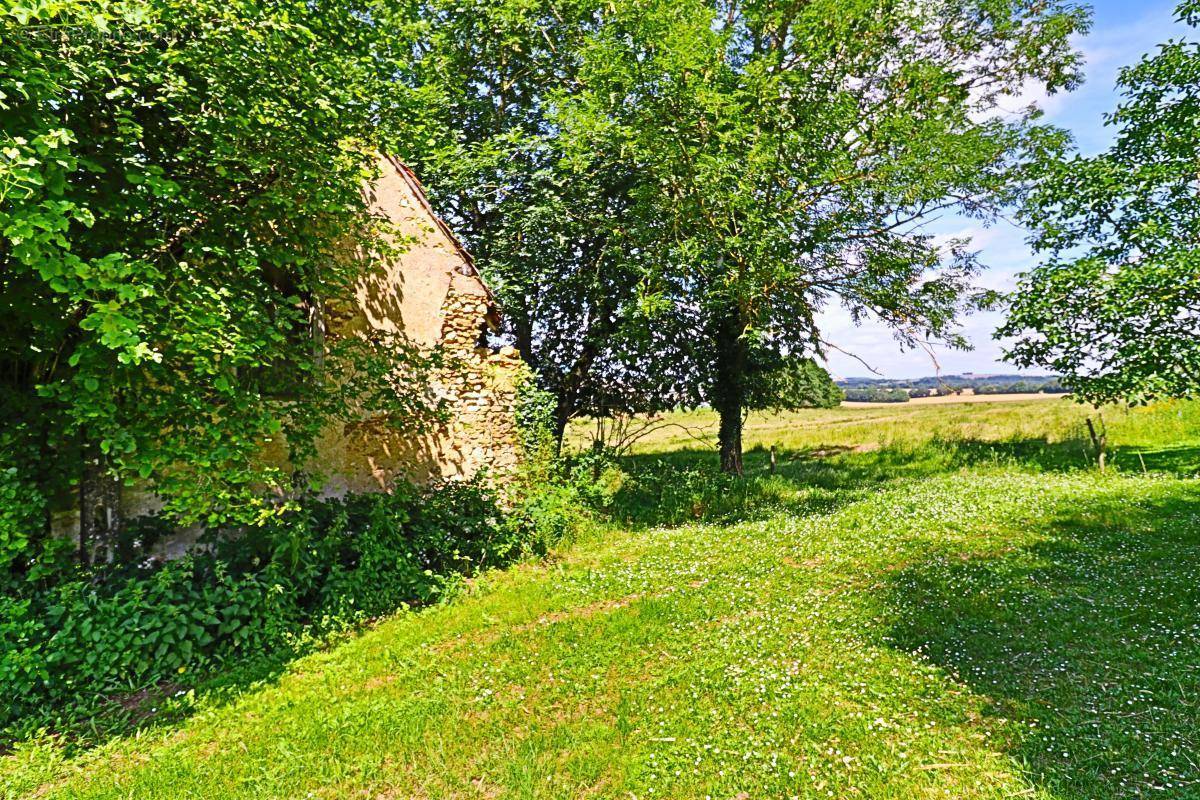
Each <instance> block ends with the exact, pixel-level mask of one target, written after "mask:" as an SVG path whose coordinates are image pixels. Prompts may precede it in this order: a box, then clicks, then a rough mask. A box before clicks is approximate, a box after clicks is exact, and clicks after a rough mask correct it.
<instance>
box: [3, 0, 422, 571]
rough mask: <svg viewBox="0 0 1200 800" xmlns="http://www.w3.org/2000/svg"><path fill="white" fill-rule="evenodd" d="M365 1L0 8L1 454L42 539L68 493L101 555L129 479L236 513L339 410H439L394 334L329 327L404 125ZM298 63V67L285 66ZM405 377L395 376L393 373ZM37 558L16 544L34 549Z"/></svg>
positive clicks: (195, 507)
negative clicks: (375, 180) (370, 192)
mask: <svg viewBox="0 0 1200 800" xmlns="http://www.w3.org/2000/svg"><path fill="white" fill-rule="evenodd" d="M383 14H384V12H383V11H382V10H380V9H378V8H374V7H373V4H371V3H369V2H368V3H366V4H356V3H353V2H349V3H347V2H340V0H339V2H318V3H308V2H288V0H283V1H282V2H272V3H267V4H262V3H258V2H204V1H202V2H177V1H176V0H134V1H133V2H107V1H106V0H66V2H55V3H41V2H23V0H18V2H16V3H10V4H6V6H5V7H4V9H3V10H0V20H2V22H0V24H2V25H3V27H4V36H3V39H2V40H0V86H2V88H0V117H2V118H3V128H2V131H0V264H2V269H0V417H3V419H4V421H5V423H4V427H3V429H2V430H0V453H3V460H4V462H5V463H4V464H3V467H2V468H3V469H4V470H8V471H11V470H13V469H16V470H18V473H17V475H16V476H15V477H14V478H10V480H16V481H18V482H19V483H20V485H21V486H22V487H23V488H22V493H23V494H24V495H25V496H26V497H29V498H34V497H36V498H39V499H38V500H32V499H31V500H30V501H29V502H28V504H26V505H25V506H23V507H22V508H21V514H20V518H19V519H17V518H14V517H13V512H11V511H10V509H7V508H6V509H5V514H4V516H3V517H0V525H3V526H4V529H3V532H0V541H5V542H7V543H8V544H7V545H6V546H7V547H9V548H11V547H12V546H13V543H14V542H15V541H17V539H18V538H19V539H20V540H21V541H24V542H26V544H27V545H28V547H30V548H33V549H34V550H36V549H37V548H39V547H41V546H43V544H44V542H45V539H46V537H47V536H48V533H49V527H50V524H49V518H48V513H49V511H50V510H52V509H57V510H62V509H64V508H68V509H69V508H72V507H74V508H77V509H78V510H79V512H80V514H81V521H80V524H81V527H82V529H83V541H82V543H81V546H80V548H79V557H80V559H81V560H82V561H84V562H89V561H96V562H98V563H104V562H107V561H109V560H111V559H112V557H113V554H112V552H111V551H112V548H113V547H114V542H113V541H112V540H113V539H114V538H115V537H116V536H117V535H118V534H119V532H120V527H121V503H120V494H121V492H122V487H126V488H127V487H128V486H129V485H130V484H132V483H134V482H136V483H137V484H138V485H139V486H140V487H141V488H143V489H145V490H147V491H152V492H154V493H155V494H156V495H157V496H159V497H161V498H162V499H163V500H164V501H165V503H166V504H167V505H166V509H165V510H166V512H168V513H171V514H173V515H174V516H175V517H176V519H178V520H181V521H183V522H185V523H191V522H204V523H206V524H209V525H213V524H223V523H231V524H242V523H250V522H253V521H254V520H255V519H257V518H258V517H259V516H260V515H261V514H262V513H264V509H265V506H264V502H263V495H264V491H263V490H264V488H267V489H273V490H275V491H277V492H280V493H286V492H290V491H292V490H293V488H295V484H297V483H298V484H301V487H302V488H303V484H305V483H306V481H307V480H308V479H310V478H311V477H313V476H312V475H292V474H290V473H289V471H288V470H286V469H283V468H281V467H280V465H279V464H278V463H276V462H273V461H271V460H268V459H263V458H260V457H259V456H260V455H261V451H262V448H263V444H264V442H271V441H274V442H276V443H280V442H282V443H283V445H284V447H283V449H284V450H285V451H286V452H287V454H288V455H289V456H290V463H291V464H292V465H296V466H297V467H299V468H301V469H304V470H307V472H309V473H316V472H318V471H319V467H320V465H318V464H313V463H311V460H310V458H309V457H310V456H311V455H312V454H313V442H314V440H315V438H316V436H317V435H318V434H319V433H320V432H321V431H323V430H326V429H327V427H328V426H329V425H330V424H331V423H333V422H336V421H343V420H355V419H361V418H362V417H363V416H364V415H381V416H383V417H385V418H386V419H390V420H393V421H395V422H396V423H397V424H403V425H405V426H407V427H409V428H416V427H419V426H420V425H421V424H422V423H423V422H424V423H428V422H429V421H431V419H433V418H434V417H435V416H436V408H434V407H433V404H432V403H430V402H429V401H428V398H426V397H425V394H424V393H423V392H422V391H421V390H420V388H419V387H420V385H421V384H420V381H419V377H420V375H421V374H422V370H423V369H424V367H425V361H424V359H422V358H420V357H418V355H417V354H416V353H415V352H413V351H412V349H411V348H410V347H409V346H408V345H407V343H406V342H405V341H403V340H402V339H401V338H399V337H394V336H392V337H389V336H384V335H382V334H379V335H376V336H373V337H364V336H340V335H338V332H337V331H334V330H327V328H328V325H327V321H328V318H329V315H330V314H331V313H335V312H336V311H337V310H338V309H339V308H340V307H341V305H343V304H345V302H346V301H347V298H349V297H350V296H352V292H353V285H354V282H355V281H357V280H359V279H361V278H362V277H363V275H364V274H367V273H369V272H370V271H371V270H373V269H375V268H377V267H378V266H379V265H380V264H381V262H382V260H383V258H384V257H385V256H386V255H388V254H390V253H394V252H395V250H396V248H397V247H402V246H403V244H404V242H403V240H402V239H401V240H393V239H392V238H390V234H391V233H392V231H390V230H388V228H387V226H386V225H384V224H383V223H382V222H381V221H380V220H378V219H376V218H375V217H374V216H373V215H372V214H370V213H369V210H368V208H367V204H366V201H365V199H364V197H363V193H362V185H363V182H364V180H367V179H369V178H371V177H372V175H373V174H374V171H375V168H376V158H377V155H376V154H377V151H378V150H380V149H384V150H391V149H394V148H395V147H397V146H398V143H399V141H401V140H402V139H403V137H404V136H405V135H406V131H409V130H411V128H410V127H409V125H408V120H409V119H410V118H411V117H412V111H413V106H412V104H411V102H410V98H409V95H408V94H407V93H406V92H404V91H403V89H402V87H401V86H399V85H398V84H396V82H395V72H396V70H397V69H398V66H397V64H398V63H399V62H398V61H397V58H398V57H399V56H401V55H402V51H403V46H402V42H403V40H402V38H401V36H400V35H399V33H398V32H397V30H396V29H395V28H394V27H393V26H389V25H386V24H384V16H383ZM297 76H303V79H302V80H297ZM401 374H403V375H404V376H405V377H406V378H407V381H406V382H403V383H401V384H399V385H398V384H397V381H396V378H397V376H398V375H401ZM30 554H32V551H31V553H30Z"/></svg>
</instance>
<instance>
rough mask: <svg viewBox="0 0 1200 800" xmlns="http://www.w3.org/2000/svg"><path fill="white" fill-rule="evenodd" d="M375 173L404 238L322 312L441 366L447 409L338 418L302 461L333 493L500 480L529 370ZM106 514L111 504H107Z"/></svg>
mask: <svg viewBox="0 0 1200 800" xmlns="http://www.w3.org/2000/svg"><path fill="white" fill-rule="evenodd" d="M379 172H380V176H379V178H378V180H377V181H376V182H375V183H374V184H373V185H371V186H367V187H364V193H365V195H366V199H367V200H368V202H369V205H370V208H371V209H372V211H373V212H374V213H376V214H378V215H381V216H382V217H384V218H386V219H387V220H388V221H389V222H390V223H391V225H392V227H393V230H395V232H396V233H397V235H398V236H399V237H400V240H401V242H400V244H401V246H400V247H399V248H398V251H399V252H398V253H397V254H396V255H395V256H394V257H392V258H390V259H389V260H388V261H387V263H385V264H384V265H383V269H382V270H377V271H373V272H372V273H371V274H369V275H364V276H363V278H362V280H361V281H360V282H359V283H358V285H357V286H356V287H355V297H354V300H353V302H352V303H351V304H350V306H349V307H347V308H340V309H338V310H337V311H336V312H335V311H330V310H329V309H326V312H327V315H328V319H327V320H326V325H327V327H328V330H329V332H330V334H332V335H370V334H371V333H373V332H378V333H381V334H385V335H400V336H402V337H403V338H404V339H405V340H407V342H408V343H409V344H411V345H414V346H415V347H416V348H418V349H419V350H422V351H426V352H432V351H437V352H438V353H439V354H440V356H441V362H440V363H441V366H440V367H439V368H438V369H437V371H436V372H435V373H434V374H433V375H432V378H431V380H430V381H429V384H428V385H422V387H421V388H422V389H423V390H426V391H427V392H428V393H429V394H430V395H431V396H432V397H434V398H436V399H437V400H438V401H440V404H441V406H442V408H443V409H444V412H445V413H444V415H443V417H442V419H443V421H441V422H437V423H436V424H434V425H432V426H426V428H425V429H424V430H421V431H415V430H397V429H396V427H395V426H393V425H390V424H388V423H387V422H386V421H385V420H382V419H364V420H361V421H357V422H351V423H346V424H337V425H334V426H331V428H330V429H329V430H327V431H325V432H324V433H323V434H322V435H321V436H320V437H319V438H318V441H317V442H316V445H317V458H316V463H315V464H312V465H302V466H303V467H304V468H305V469H306V470H307V471H310V472H313V473H315V474H319V475H320V476H321V477H322V478H323V479H324V481H325V483H324V486H323V489H322V490H321V492H320V494H321V495H322V496H325V497H336V496H341V495H345V494H349V493H355V492H370V491H382V490H387V489H388V488H389V487H390V486H392V485H393V484H394V483H395V482H396V481H397V480H407V481H411V482H414V483H419V484H420V483H428V482H430V481H435V480H442V479H449V480H452V479H460V478H470V477H474V476H476V475H477V474H479V473H480V472H481V471H482V470H486V472H487V474H488V475H489V476H490V477H491V478H493V479H497V480H501V481H502V480H503V479H504V477H505V476H506V475H508V474H511V472H512V471H513V469H514V468H515V467H516V465H517V463H518V460H519V457H520V456H519V453H520V450H519V440H518V431H517V425H516V414H515V401H516V393H517V386H518V385H519V383H520V382H521V381H522V380H523V379H524V378H525V377H526V376H528V374H529V373H528V368H527V367H526V366H525V364H524V362H523V361H521V359H520V357H519V356H518V355H517V352H516V350H515V349H514V348H511V347H503V348H499V349H498V350H492V349H490V348H489V347H488V346H487V343H486V338H487V332H488V331H489V330H494V329H495V328H496V326H497V325H498V323H499V309H498V307H497V304H496V301H495V298H494V297H493V296H492V293H491V291H490V290H489V289H488V287H487V286H486V285H485V284H484V282H483V280H482V278H481V277H480V275H479V271H478V270H477V269H476V268H475V264H474V262H473V260H472V259H471V256H470V254H469V253H468V252H467V251H466V249H464V247H463V246H462V244H461V243H460V242H459V241H458V239H456V238H455V236H454V234H453V233H452V232H451V230H450V229H449V227H447V225H446V224H445V223H444V222H443V221H442V220H441V219H440V218H439V217H438V216H437V214H435V213H434V211H433V209H432V207H431V206H430V204H429V200H428V198H427V197H426V195H425V191H424V189H423V188H422V187H421V183H420V181H419V180H417V177H416V175H414V174H413V172H412V170H410V169H409V168H408V167H407V166H406V165H404V164H403V163H401V162H399V161H397V160H395V159H392V158H387V157H381V158H380V159H379ZM262 458H263V459H264V461H266V462H268V463H276V464H279V465H280V466H286V463H287V459H286V447H285V446H284V444H283V443H282V442H279V441H276V442H273V443H270V444H268V445H267V446H266V448H265V450H264V451H263V454H262ZM113 489H114V492H115V494H116V495H117V496H116V497H115V498H114V499H113V501H112V503H113V505H115V506H116V507H117V508H118V509H119V510H118V511H117V512H116V513H117V515H119V517H120V518H123V519H130V518H134V517H139V516H144V515H147V514H152V513H154V512H156V511H157V510H158V509H159V508H160V507H161V502H160V500H159V498H158V497H156V496H155V495H153V494H152V493H149V492H146V491H141V490H139V489H137V488H136V487H117V485H116V484H114V485H113ZM104 513H106V514H110V515H111V513H112V512H107V511H106V512H104ZM79 522H80V516H79V510H78V508H75V509H72V510H63V511H62V512H59V513H56V514H55V515H54V519H53V523H52V525H53V530H54V532H55V534H56V535H59V536H65V537H70V538H78V536H79V530H80V524H79ZM202 533H203V531H202V529H201V528H199V527H193V528H189V529H187V530H180V531H178V532H177V533H176V535H174V536H171V537H167V538H166V540H162V541H159V542H158V543H157V544H156V545H155V548H154V552H155V554H156V555H159V556H165V557H176V556H179V555H182V554H183V553H184V552H186V550H187V549H188V548H189V547H190V546H191V545H192V544H193V543H194V542H195V541H196V540H197V539H198V538H199V536H200V535H201V534H202Z"/></svg>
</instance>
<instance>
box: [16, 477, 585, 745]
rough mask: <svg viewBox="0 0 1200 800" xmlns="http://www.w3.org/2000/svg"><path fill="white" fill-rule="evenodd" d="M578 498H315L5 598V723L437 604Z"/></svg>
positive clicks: (71, 714) (459, 488)
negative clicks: (511, 502)
mask: <svg viewBox="0 0 1200 800" xmlns="http://www.w3.org/2000/svg"><path fill="white" fill-rule="evenodd" d="M575 502H576V500H575V493H574V491H573V490H572V489H570V488H569V487H563V486H553V485H552V486H550V487H549V488H547V489H546V490H545V491H542V492H527V493H525V499H524V500H523V501H522V502H521V503H519V504H517V505H516V506H515V507H514V508H513V509H512V510H511V511H510V512H508V513H505V512H504V511H503V509H502V506H501V503H500V501H499V499H498V498H497V496H496V494H495V492H494V491H493V490H492V489H491V488H489V487H488V486H487V485H486V484H485V483H484V482H483V481H482V480H480V481H473V482H456V483H448V484H443V485H439V486H436V487H431V488H428V489H425V490H423V491H417V490H415V489H410V490H407V491H397V492H395V493H393V494H371V495H357V496H352V497H348V498H345V499H340V500H321V501H316V500H313V501H308V502H305V503H302V504H299V505H298V506H297V507H294V508H290V509H287V510H285V511H282V512H281V513H280V514H278V515H277V516H276V517H273V518H272V519H270V520H269V521H268V522H267V523H266V524H263V525H261V526H258V527H254V528H248V529H244V530H240V531H235V532H230V531H227V532H225V533H224V535H222V536H219V537H214V541H212V542H211V543H210V544H209V546H208V547H207V548H206V549H203V550H201V551H197V552H193V553H191V554H189V555H187V556H185V557H184V558H181V559H179V560H177V561H170V562H167V563H153V562H148V561H145V560H143V561H140V562H137V561H135V562H133V563H130V564H125V565H121V566H112V567H107V568H105V569H104V570H102V571H97V572H93V573H90V574H86V575H85V574H81V573H74V574H71V573H68V577H66V578H64V579H60V580H59V581H58V582H57V583H56V584H55V585H52V586H47V585H45V582H44V581H43V582H40V583H34V582H26V583H24V584H22V585H21V586H20V587H19V588H18V589H17V590H14V591H12V592H10V593H9V594H8V596H3V597H0V695H2V696H4V697H5V698H8V699H9V702H6V703H5V705H4V707H3V708H0V730H3V732H4V733H5V734H6V736H7V737H20V736H23V735H27V734H28V733H30V732H32V731H33V730H35V729H36V728H38V727H41V726H45V725H51V726H54V727H62V726H64V725H69V724H70V723H71V721H72V720H79V719H84V718H86V717H89V716H92V715H94V714H96V713H97V712H98V711H104V710H105V709H106V708H113V705H112V704H111V703H110V702H108V701H107V700H106V698H111V697H114V696H121V695H127V694H129V693H132V692H136V691H138V690H141V689H144V688H147V687H151V686H154V685H156V684H162V683H163V682H165V681H173V682H179V683H191V682H194V681H196V680H198V679H199V677H200V675H201V674H203V673H206V672H211V671H212V670H213V669H216V668H220V667H223V666H228V665H230V664H231V662H234V661H245V660H247V659H253V658H256V657H260V656H264V655H268V654H273V655H279V654H281V653H283V654H286V653H289V652H294V651H298V650H300V649H302V648H304V647H306V646H308V644H309V643H311V642H312V641H314V640H316V639H318V638H319V637H321V636H323V635H327V634H329V633H331V632H334V631H338V630H341V629H344V628H346V627H347V626H352V625H355V624H357V623H361V622H362V621H364V620H368V619H370V618H372V617H376V616H379V615H381V614H386V613H389V612H391V611H393V610H395V609H397V608H404V607H406V606H407V605H409V604H426V603H430V602H433V601H436V600H437V599H439V598H440V597H441V596H442V595H443V594H444V593H445V591H446V588H447V585H448V584H450V583H452V582H454V581H455V580H458V579H460V578H461V577H462V576H469V575H473V574H476V573H478V572H479V571H480V570H482V569H485V568H490V567H495V566H501V565H503V564H505V563H508V562H511V561H512V560H513V559H515V558H518V557H520V556H522V555H524V554H526V553H532V554H541V553H544V552H546V550H547V549H548V548H549V547H550V546H552V545H553V543H554V542H555V541H557V540H558V539H559V538H562V537H564V536H567V535H570V534H571V530H572V526H573V525H574V524H575V520H576V519H577V512H576V511H575V510H573V508H572V504H573V503H575ZM160 524H161V523H160Z"/></svg>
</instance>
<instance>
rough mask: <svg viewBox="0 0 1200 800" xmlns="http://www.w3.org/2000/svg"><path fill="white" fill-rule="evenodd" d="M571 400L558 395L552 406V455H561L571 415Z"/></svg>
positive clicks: (565, 396)
mask: <svg viewBox="0 0 1200 800" xmlns="http://www.w3.org/2000/svg"><path fill="white" fill-rule="evenodd" d="M572 406H573V398H571V397H568V396H567V395H565V394H563V393H561V392H560V393H559V395H558V397H557V398H556V402H555V405H554V453H555V455H562V445H563V436H564V435H565V434H566V432H567V424H568V423H569V422H570V421H571V414H572V413H573V408H572Z"/></svg>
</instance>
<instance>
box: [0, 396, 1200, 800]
mask: <svg viewBox="0 0 1200 800" xmlns="http://www.w3.org/2000/svg"><path fill="white" fill-rule="evenodd" d="M1198 408H1200V407H1198V406H1197V405H1196V404H1176V405H1169V406H1160V407H1157V408H1154V409H1151V410H1135V411H1132V412H1128V413H1126V412H1119V411H1109V412H1106V413H1105V417H1106V419H1107V421H1108V425H1109V436H1110V440H1111V442H1112V444H1113V446H1114V447H1115V448H1116V449H1117V452H1116V458H1115V461H1116V465H1117V466H1116V469H1114V470H1110V471H1109V472H1108V473H1107V474H1103V475H1102V474H1100V473H1098V472H1097V471H1096V470H1095V469H1094V467H1093V466H1092V464H1091V458H1090V454H1089V453H1088V452H1086V446H1087V443H1086V438H1085V437H1084V436H1083V435H1082V432H1081V431H1080V430H1079V425H1080V423H1081V420H1082V413H1083V410H1082V409H1080V408H1079V407H1078V406H1075V405H1074V404H1071V403H1069V402H1065V401H1059V400H1051V401H1033V402H1031V403H1010V404H995V405H990V404H980V405H973V406H963V407H959V406H936V407H935V406H927V407H911V408H908V407H906V408H897V409H895V410H893V409H891V408H882V409H881V408H866V409H834V410H830V411H813V412H801V413H798V414H795V415H787V416H786V417H784V418H779V419H773V418H770V417H766V416H756V417H754V418H752V420H751V424H750V430H749V434H748V439H749V441H750V445H751V447H754V446H755V445H762V446H763V447H764V448H766V447H770V446H771V445H774V446H775V447H776V450H777V456H778V464H777V470H776V472H775V473H773V474H772V473H769V472H768V471H767V470H768V462H767V457H766V453H765V452H763V451H758V452H754V453H751V454H750V457H749V470H750V475H749V476H748V477H747V478H746V479H744V480H742V481H735V480H733V479H726V478H721V477H719V476H716V475H715V474H714V471H713V469H712V465H713V457H712V455H711V453H709V452H707V451H705V450H704V449H702V448H698V449H692V450H690V451H686V452H685V451H682V450H681V449H680V442H679V441H677V440H674V439H672V438H670V436H671V435H670V434H668V433H666V432H665V431H664V432H663V434H662V438H658V439H653V440H650V441H647V442H643V443H642V446H641V448H640V451H639V453H638V455H636V456H634V457H632V458H630V459H629V460H627V462H626V464H625V467H626V470H627V473H628V474H627V476H626V477H625V478H624V479H623V481H622V482H619V488H618V489H617V491H616V492H615V495H614V498H613V501H612V506H611V509H610V510H611V512H612V514H613V516H614V517H615V518H616V519H618V520H623V522H622V523H621V524H620V525H619V526H617V527H616V528H614V529H613V530H610V531H608V532H606V534H605V535H603V536H594V537H592V538H590V539H588V540H586V541H583V542H579V543H577V544H576V545H574V546H572V547H571V548H569V549H566V550H564V551H563V552H561V553H557V554H555V557H554V558H552V559H551V560H550V561H548V562H545V563H540V564H523V565H520V566H518V567H516V568H514V569H511V570H509V571H506V572H501V573H494V574H491V575H488V576H486V577H485V578H484V579H482V580H480V581H479V582H477V583H476V584H475V585H474V586H473V587H471V588H470V590H469V591H468V592H467V594H466V596H463V597H460V598H458V599H456V600H455V601H453V602H451V603H449V604H447V605H444V606H440V607H437V608H433V609H429V610H426V611H424V612H420V613H407V614H400V615H397V616H396V617H394V618H392V619H390V620H387V621H385V622H383V623H382V624H380V625H379V626H377V627H376V628H374V629H373V630H370V631H367V632H366V633H364V634H363V635H361V636H359V637H356V638H355V639H353V640H351V641H349V642H346V643H344V644H342V645H340V646H338V647H335V648H333V649H331V650H329V651H327V652H323V653H319V654H316V655H313V656H310V657H308V658H305V659H302V660H300V661H297V662H296V663H294V664H293V665H291V667H290V668H289V669H288V670H287V671H286V673H285V674H284V675H283V676H282V677H280V678H279V679H278V680H277V681H273V682H269V683H267V684H263V685H259V686H256V687H252V688H250V689H248V690H246V691H244V692H243V693H242V694H240V695H238V696H235V697H234V698H232V699H231V700H230V701H229V702H226V703H222V702H218V701H217V700H216V699H214V698H208V697H203V696H202V697H200V698H198V699H197V700H196V701H195V714H194V715H193V716H191V717H190V719H187V720H186V721H184V722H182V723H180V724H178V725H174V726H164V727H160V728H157V729H151V730H148V731H145V732H143V733H142V734H141V735H140V736H131V737H127V738H124V739H120V740H116V741H113V742H111V743H109V744H108V745H106V746H104V747H103V748H101V749H98V750H94V751H91V752H90V753H87V754H84V755H81V756H78V757H76V758H74V759H72V760H65V761H64V760H63V759H62V757H61V755H60V753H61V751H60V750H59V749H58V748H56V746H55V745H54V743H52V742H48V741H42V742H31V743H26V744H25V745H23V746H22V747H21V748H20V749H18V751H17V752H16V753H14V754H11V755H9V756H8V757H7V758H6V759H5V760H4V762H3V766H0V770H2V771H3V772H2V774H4V775H5V776H6V781H7V790H6V796H8V797H14V798H15V797H26V796H31V795H36V796H39V797H47V798H160V797H161V798H167V797H188V798H304V797H326V798H346V797H363V798H438V799H440V798H563V799H564V800H565V799H566V798H582V797H595V798H631V797H632V798H638V800H645V799H646V798H708V797H711V798H720V799H721V800H732V799H733V798H745V799H748V798H790V797H801V798H829V797H834V798H848V797H849V798H853V797H862V798H885V799H886V798H894V799H895V800H909V799H910V798H947V799H954V800H957V799H958V798H1006V797H1021V798H1041V799H1042V800H1093V798H1095V799H1103V798H1126V797H1130V798H1131V797H1150V796H1153V797H1164V798H1193V797H1197V796H1200V764H1198V763H1197V761H1198V757H1197V755H1196V754H1197V753H1198V752H1200V706H1197V699H1196V698H1197V697H1200V481H1197V480H1196V479H1195V478H1194V477H1192V476H1193V475H1194V474H1195V469H1196V467H1195V463H1196V459H1197V453H1200V411H1198ZM681 421H684V422H686V423H687V424H688V425H689V426H691V427H697V426H700V425H704V424H711V417H708V416H706V415H705V414H703V413H698V414H694V415H688V416H687V417H684V418H683V419H682V420H681ZM685 438H686V439H687V441H688V443H689V444H688V445H687V447H688V448H693V447H694V446H695V445H696V443H695V442H694V441H693V440H692V439H691V438H690V437H685ZM1138 453H1142V456H1143V460H1144V461H1145V462H1146V463H1147V464H1148V467H1147V470H1146V473H1145V474H1143V472H1142V469H1141V461H1139V459H1138V458H1137V454H1138Z"/></svg>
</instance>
